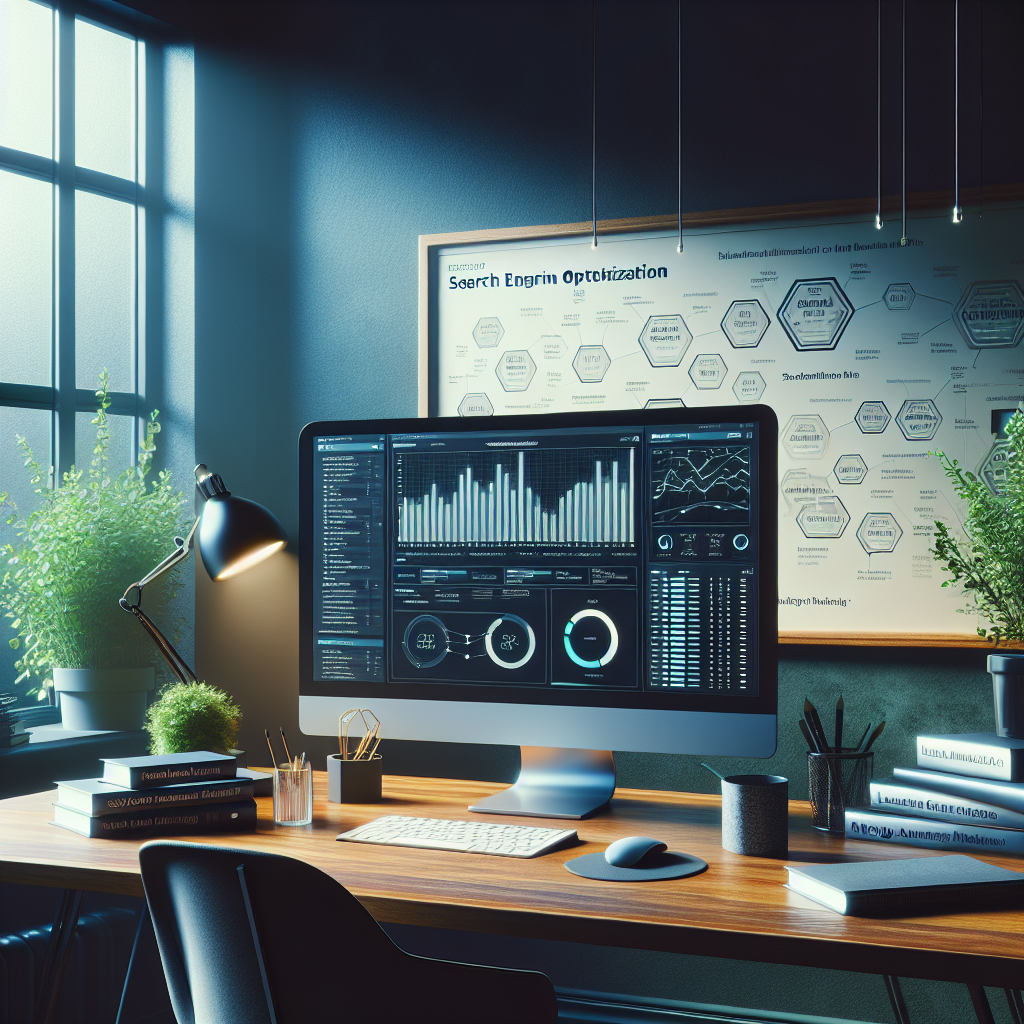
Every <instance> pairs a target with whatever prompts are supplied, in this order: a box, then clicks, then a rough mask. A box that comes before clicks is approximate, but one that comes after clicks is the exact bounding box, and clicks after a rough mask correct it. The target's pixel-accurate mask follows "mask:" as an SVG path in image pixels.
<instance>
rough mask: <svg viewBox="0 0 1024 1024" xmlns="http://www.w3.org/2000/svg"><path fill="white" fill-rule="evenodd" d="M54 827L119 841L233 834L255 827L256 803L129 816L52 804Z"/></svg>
mask: <svg viewBox="0 0 1024 1024" xmlns="http://www.w3.org/2000/svg"><path fill="white" fill-rule="evenodd" d="M53 824H55V825H60V826H61V827H63V828H67V829H70V830H71V831H72V832H77V833H79V835H83V836H87V837H88V838H89V839H120V838H127V837H131V836H137V835H141V834H143V833H157V834H165V833H169V832H221V831H224V832H234V831H237V830H239V829H246V828H252V827H253V826H254V825H255V824H256V801H255V800H238V801H235V802H234V803H228V804H208V805H207V806H206V807H169V808H167V809H166V810H144V811H129V812H128V813H127V814H104V815H102V816H99V817H97V816H93V815H89V814H82V813H81V811H76V810H74V809H73V808H71V807H64V806H62V805H61V804H54V805H53Z"/></svg>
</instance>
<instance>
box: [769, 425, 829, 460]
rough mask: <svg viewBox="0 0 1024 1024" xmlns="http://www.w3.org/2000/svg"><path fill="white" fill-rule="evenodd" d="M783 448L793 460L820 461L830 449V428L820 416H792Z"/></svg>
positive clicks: (786, 429)
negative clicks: (827, 449)
mask: <svg viewBox="0 0 1024 1024" xmlns="http://www.w3.org/2000/svg"><path fill="white" fill-rule="evenodd" d="M781 439H782V446H783V447H784V448H785V449H786V451H787V452H789V455H790V458H793V459H820V458H821V457H822V455H824V454H825V449H826V448H827V447H828V428H827V427H826V426H825V421H824V420H823V419H822V418H821V417H820V416H790V418H789V422H788V423H787V424H786V426H785V429H784V430H783V431H782V438H781Z"/></svg>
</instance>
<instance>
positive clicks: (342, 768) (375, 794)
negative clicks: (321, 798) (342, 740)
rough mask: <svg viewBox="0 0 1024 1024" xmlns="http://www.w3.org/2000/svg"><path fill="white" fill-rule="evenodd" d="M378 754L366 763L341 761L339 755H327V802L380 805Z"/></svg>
mask: <svg viewBox="0 0 1024 1024" xmlns="http://www.w3.org/2000/svg"><path fill="white" fill-rule="evenodd" d="M383 763H384V760H383V758H382V757H381V756H380V754H376V755H375V756H373V757H371V758H370V759H369V760H368V761H367V760H363V761H343V760H342V758H341V754H328V755H327V800H328V802H330V803H332V804H376V803H380V783H381V776H382V774H383V772H382V770H381V769H382V765H383Z"/></svg>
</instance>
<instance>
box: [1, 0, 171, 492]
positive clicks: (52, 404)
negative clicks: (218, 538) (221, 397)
mask: <svg viewBox="0 0 1024 1024" xmlns="http://www.w3.org/2000/svg"><path fill="white" fill-rule="evenodd" d="M31 2H34V3H39V6H41V7H46V8H49V9H50V10H51V11H52V18H53V31H52V37H51V38H52V45H53V138H52V146H51V154H52V156H51V157H49V158H48V157H42V156H38V155H35V154H32V153H26V152H24V151H21V150H16V149H12V148H10V147H7V146H2V145H0V170H3V171H7V172H12V173H15V174H19V175H23V176H26V177H30V178H35V179H37V180H40V181H45V182H48V183H50V184H51V186H52V193H51V201H52V211H53V212H52V243H51V245H52V248H51V274H52V278H51V290H50V301H51V315H50V384H49V385H43V384H17V383H13V382H9V381H4V380H0V406H6V407H13V408H23V409H40V410H45V411H48V412H49V413H50V415H51V418H50V451H49V456H50V457H49V465H50V466H51V467H52V477H51V480H50V486H53V485H54V484H55V483H56V482H59V481H60V480H61V479H62V478H63V475H64V473H65V472H67V470H69V469H70V468H71V466H72V465H73V464H75V462H76V454H75V443H76V414H77V413H80V412H95V411H96V410H97V409H98V408H99V403H98V401H97V399H96V395H95V391H94V389H90V388H80V387H78V386H77V380H76V324H75V292H76V283H75V208H76V200H77V195H78V193H79V192H89V193H92V194H95V195H99V196H102V197H104V198H107V199H113V200H116V201H118V202H124V203H127V204H128V205H129V206H131V208H132V212H133V217H132V221H133V227H134V239H133V242H134V294H133V296H132V299H133V310H132V334H133V337H132V341H131V344H130V354H129V382H130V384H131V386H132V388H133V390H131V391H111V392H109V395H108V397H109V399H110V407H109V408H108V410H107V414H108V415H109V416H116V417H125V418H130V420H131V431H130V452H129V458H130V461H131V463H132V464H133V465H134V464H135V463H136V462H137V459H138V446H139V440H140V438H141V436H142V432H143V431H144V430H145V424H144V416H145V395H146V386H145V382H146V363H147V359H146V350H147V345H146V340H147V339H146V292H147V274H146V249H147V235H146V201H147V195H146V187H145V184H146V166H147V160H148V158H149V157H150V155H151V154H149V153H148V152H147V150H148V149H149V148H151V143H150V145H149V146H147V143H149V138H148V135H149V133H148V132H147V130H146V115H147V110H148V109H149V108H150V104H151V101H152V100H154V99H156V98H157V97H156V96H155V95H154V89H153V85H154V84H156V85H157V87H159V83H153V82H151V81H150V79H151V78H152V77H153V76H152V75H151V74H150V73H149V70H148V67H147V48H146V40H145V37H144V36H143V34H142V33H141V32H139V30H138V26H136V25H132V24H130V23H128V22H126V21H124V20H122V19H119V18H117V17H116V16H112V15H110V14H108V13H107V12H106V11H100V10H97V9H96V8H94V7H92V6H90V5H87V4H82V3H70V2H68V3H65V2H61V0H56V2H52V3H42V2H40V0H31ZM79 20H82V21H86V22H89V23H91V24H92V25H95V26H96V27H98V28H101V29H103V30H105V31H109V32H115V33H117V34H118V35H122V36H125V37H127V38H129V39H130V40H131V41H132V42H133V44H134V58H135V98H134V99H135V180H134V181H132V180H129V179H127V178H120V177H116V176H114V175H111V174H105V173H103V172H101V171H95V170H92V169H90V168H86V167H81V166H78V164H77V163H76V160H75V30H76V22H77V21H79ZM4 440H5V439H0V443H3V442H4ZM80 468H81V467H80Z"/></svg>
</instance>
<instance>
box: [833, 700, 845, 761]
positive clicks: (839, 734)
mask: <svg viewBox="0 0 1024 1024" xmlns="http://www.w3.org/2000/svg"><path fill="white" fill-rule="evenodd" d="M843 711H844V705H843V695H842V694H839V700H837V701H836V748H835V749H836V753H837V754H841V753H842V752H843Z"/></svg>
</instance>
